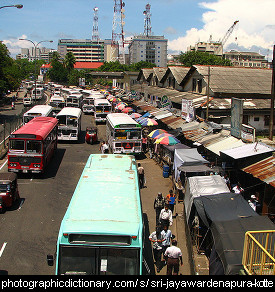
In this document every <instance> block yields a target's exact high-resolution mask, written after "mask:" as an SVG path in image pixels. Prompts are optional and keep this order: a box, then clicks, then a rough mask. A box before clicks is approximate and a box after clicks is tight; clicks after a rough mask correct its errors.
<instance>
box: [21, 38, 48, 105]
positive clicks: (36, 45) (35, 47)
mask: <svg viewBox="0 0 275 292" xmlns="http://www.w3.org/2000/svg"><path fill="white" fill-rule="evenodd" d="M19 41H28V42H31V43H32V44H33V46H34V103H36V75H35V74H36V49H37V47H38V45H39V44H41V43H47V42H48V43H52V42H53V41H52V40H50V41H49V40H45V41H40V42H38V43H36V44H35V43H34V42H33V41H32V40H28V39H19Z"/></svg>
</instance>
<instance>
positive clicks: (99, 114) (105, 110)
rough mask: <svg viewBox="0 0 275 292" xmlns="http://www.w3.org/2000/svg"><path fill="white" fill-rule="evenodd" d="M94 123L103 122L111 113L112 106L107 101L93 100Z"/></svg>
mask: <svg viewBox="0 0 275 292" xmlns="http://www.w3.org/2000/svg"><path fill="white" fill-rule="evenodd" d="M94 107H95V113H94V116H95V122H105V121H106V117H107V115H108V114H110V113H111V112H112V105H111V104H110V102H109V101H108V100H107V99H105V98H104V99H101V98H100V99H95V101H94Z"/></svg>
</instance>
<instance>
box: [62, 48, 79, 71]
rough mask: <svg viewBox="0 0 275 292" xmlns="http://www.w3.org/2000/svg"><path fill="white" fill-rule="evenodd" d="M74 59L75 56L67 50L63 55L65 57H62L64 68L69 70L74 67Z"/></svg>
mask: <svg viewBox="0 0 275 292" xmlns="http://www.w3.org/2000/svg"><path fill="white" fill-rule="evenodd" d="M75 62H76V60H75V56H74V54H73V53H72V52H68V53H67V54H66V55H65V59H64V65H65V68H66V69H67V70H68V71H69V72H71V71H72V70H73V69H74V64H75Z"/></svg>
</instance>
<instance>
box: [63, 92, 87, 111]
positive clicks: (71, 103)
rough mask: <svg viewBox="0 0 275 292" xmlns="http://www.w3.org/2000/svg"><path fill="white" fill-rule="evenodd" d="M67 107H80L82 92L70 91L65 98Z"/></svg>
mask: <svg viewBox="0 0 275 292" xmlns="http://www.w3.org/2000/svg"><path fill="white" fill-rule="evenodd" d="M65 101H66V106H67V107H78V108H82V103H83V94H82V93H79V92H78V93H72V94H70V95H69V96H67V98H66V99H65Z"/></svg>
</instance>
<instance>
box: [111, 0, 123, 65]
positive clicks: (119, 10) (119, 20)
mask: <svg viewBox="0 0 275 292" xmlns="http://www.w3.org/2000/svg"><path fill="white" fill-rule="evenodd" d="M124 6H125V3H124V2H123V1H122V0H114V16H113V28H112V43H111V61H112V62H114V61H117V60H118V57H119V51H120V52H121V54H122V60H120V62H121V63H123V64H124V63H125V52H124V44H125V43H124V25H125V22H124V18H125V14H124V12H125V10H124Z"/></svg>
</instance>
